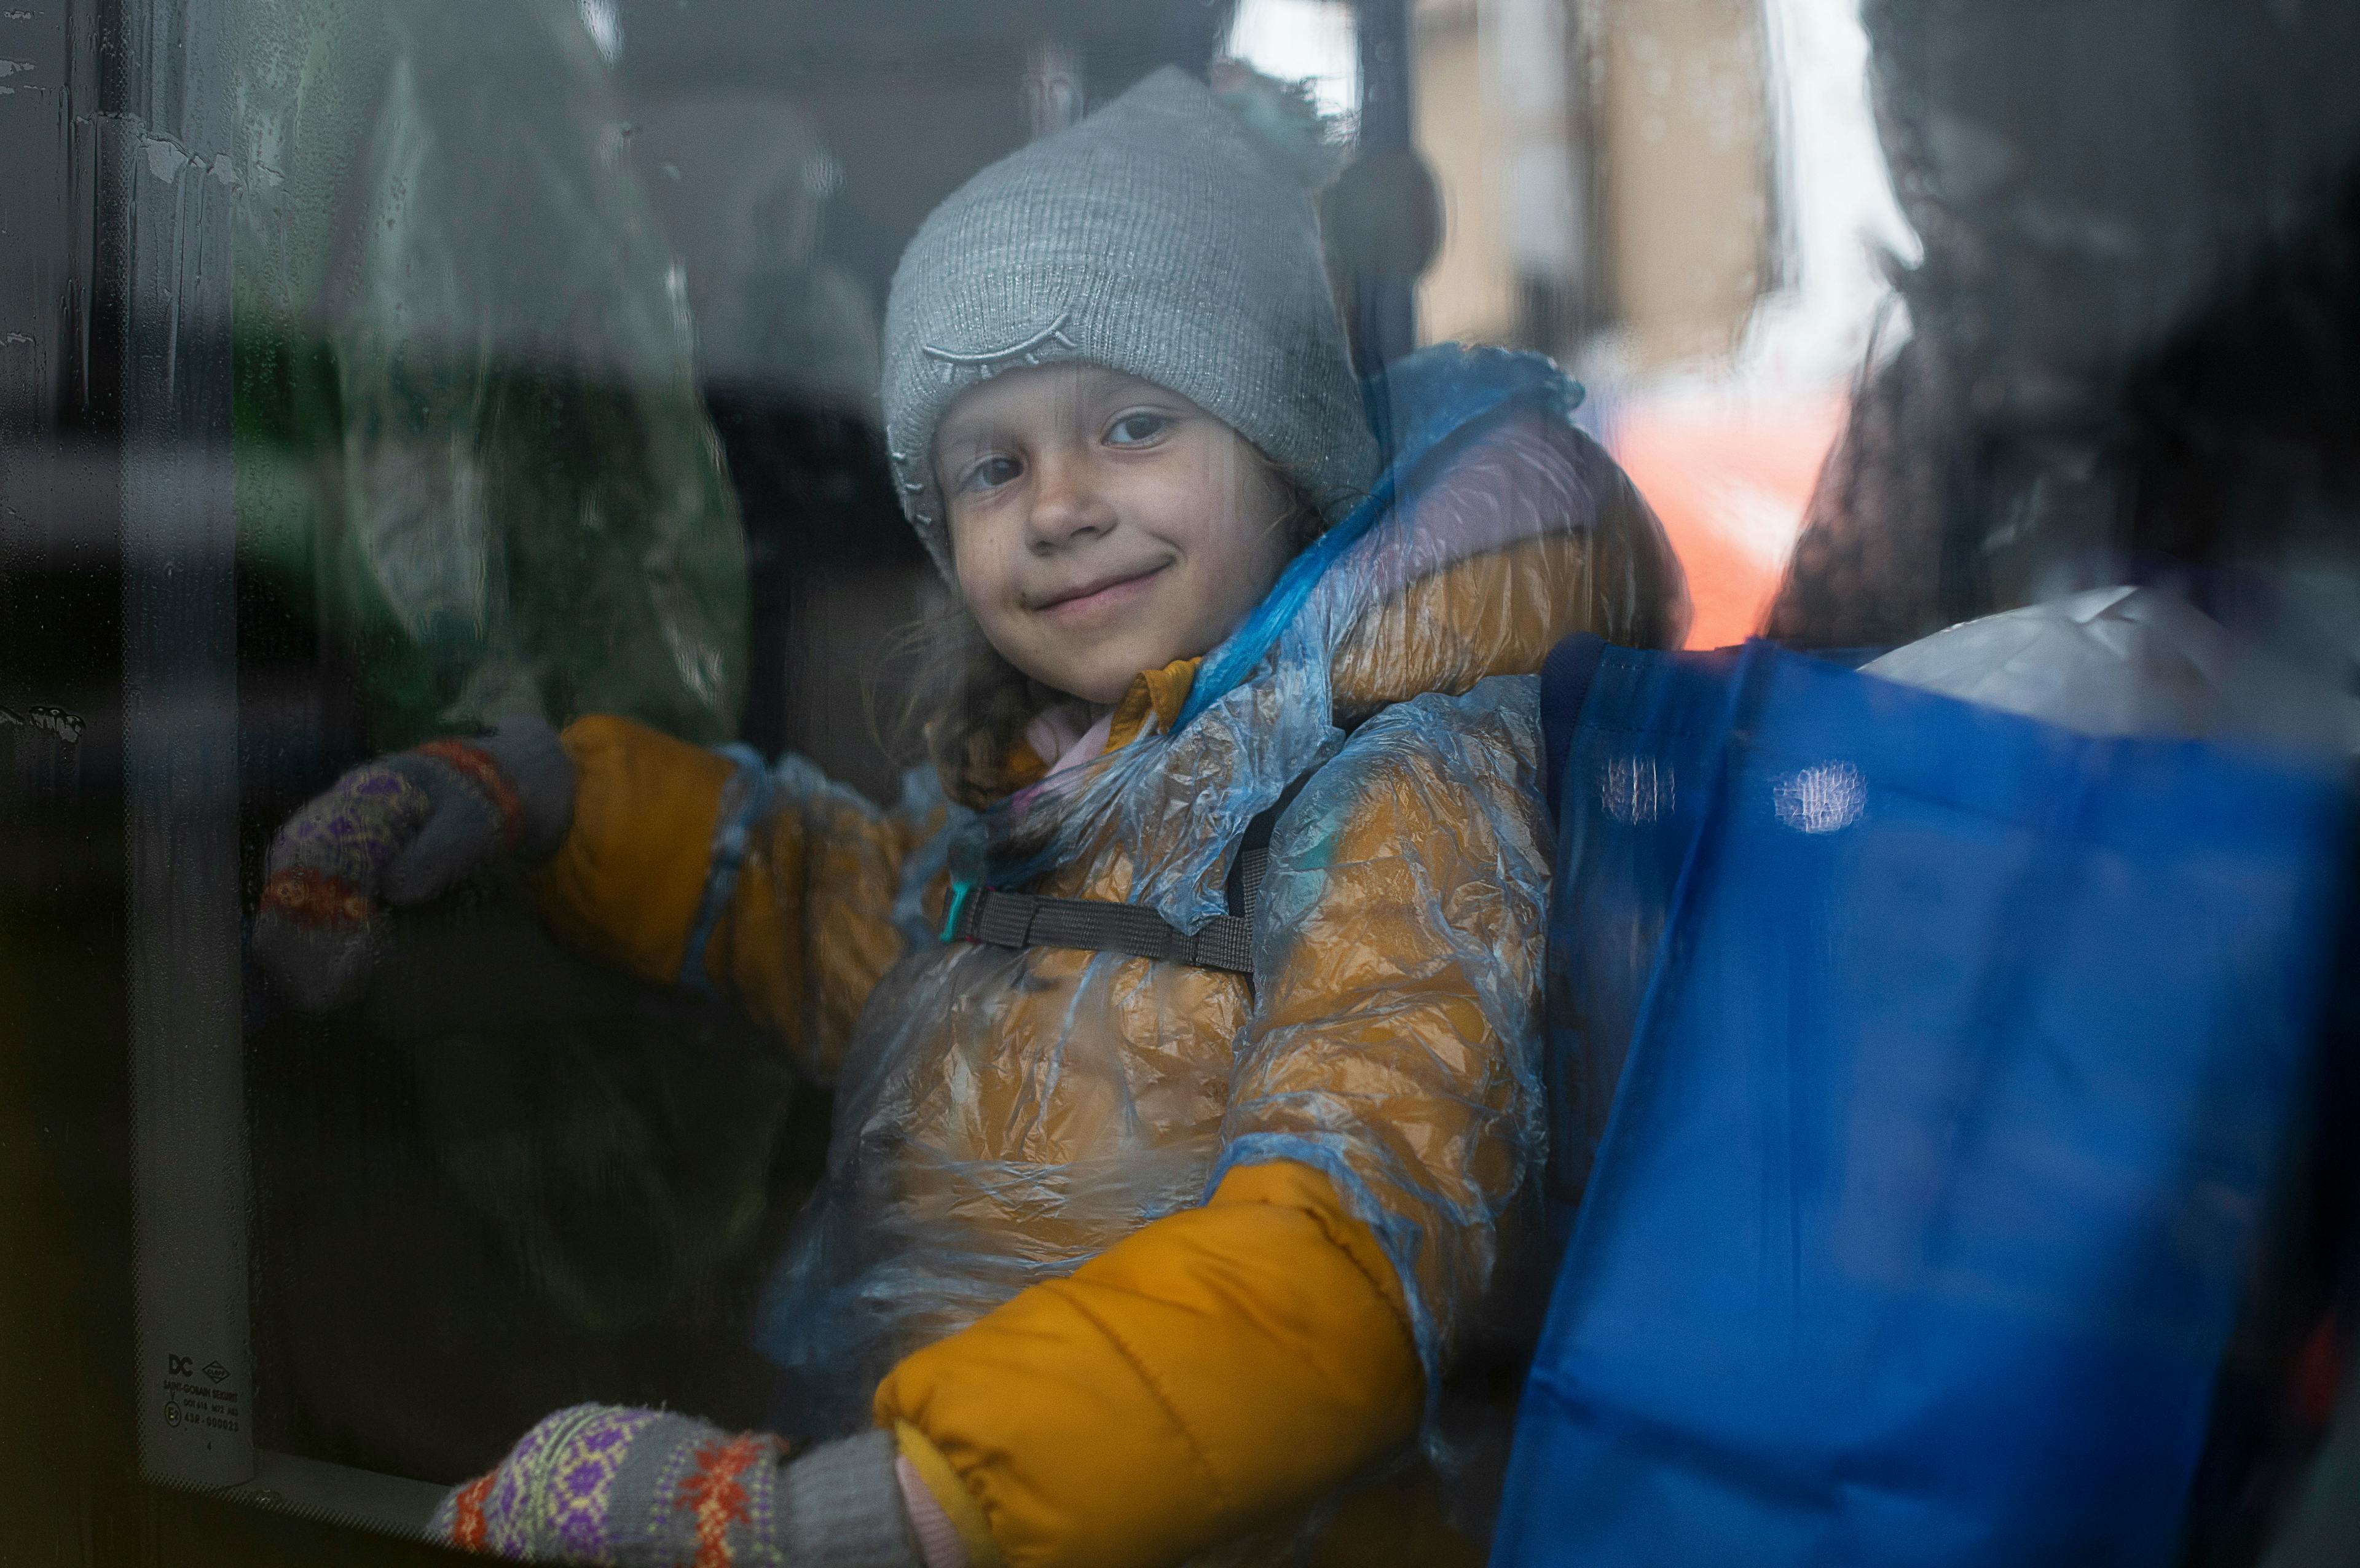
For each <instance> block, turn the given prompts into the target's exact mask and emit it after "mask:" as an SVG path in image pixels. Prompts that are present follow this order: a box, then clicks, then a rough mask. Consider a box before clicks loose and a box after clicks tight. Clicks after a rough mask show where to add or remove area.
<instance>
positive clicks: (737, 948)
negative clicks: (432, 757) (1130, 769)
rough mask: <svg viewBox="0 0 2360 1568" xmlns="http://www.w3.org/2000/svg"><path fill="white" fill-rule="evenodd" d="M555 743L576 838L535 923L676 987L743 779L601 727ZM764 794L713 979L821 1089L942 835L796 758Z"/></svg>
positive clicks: (890, 952) (561, 857)
mask: <svg viewBox="0 0 2360 1568" xmlns="http://www.w3.org/2000/svg"><path fill="white" fill-rule="evenodd" d="M562 739H563V744H564V746H565V750H566V754H567V756H568V757H571V758H572V759H573V762H574V777H575V794H574V826H573V829H572V831H571V832H570V833H568V834H567V836H566V839H565V842H564V844H563V845H562V846H561V847H560V848H559V850H558V852H557V854H556V855H555V857H554V858H552V860H551V861H550V862H549V864H548V865H547V866H544V867H543V868H542V869H541V873H540V875H539V878H538V887H537V891H538V894H539V898H540V901H541V910H542V913H543V915H544V917H545V918H546V919H547V920H549V921H550V923H551V924H552V926H553V927H554V928H555V929H557V930H558V931H560V932H562V933H563V934H564V935H566V936H567V937H569V938H571V939H572V940H573V941H574V942H577V943H578V944H580V945H581V946H583V947H585V948H586V949H588V950H589V951H590V952H592V953H596V954H598V955H599V956H601V957H604V958H606V959H608V960H609V961H611V962H614V963H617V964H621V965H623V966H624V967H626V968H628V969H629V970H631V971H632V972H633V973H635V974H638V975H642V976H644V977H646V978H648V979H650V980H657V981H662V982H667V983H669V982H673V981H677V980H679V979H680V978H681V977H682V975H681V969H682V964H683V954H684V953H685V952H686V949H687V946H688V943H689V940H690V933H691V931H693V930H694V927H695V925H696V923H697V918H698V913H699V910H700V909H701V907H702V905H703V903H704V900H705V891H706V883H707V878H708V875H709V873H710V872H711V869H712V866H713V857H714V844H715V840H716V828H717V827H719V826H721V825H723V823H722V819H723V815H724V812H725V810H727V809H732V808H734V806H735V803H736V796H735V793H734V791H733V788H732V782H731V781H732V779H733V777H734V775H735V774H736V773H737V768H736V765H735V764H733V763H732V762H731V761H730V760H729V759H728V758H727V757H721V756H719V755H717V754H716V753H714V752H711V751H707V750H705V748H703V747H701V746H691V745H688V744H687V743H685V742H683V741H679V740H675V739H673V738H672V737H671V736H670V735H663V734H661V733H660V732H658V731H655V730H651V729H649V728H647V727H646V726H644V725H641V724H633V723H631V722H630V721H628V720H627V719H618V718H613V717H608V716H606V715H592V716H590V717H587V718H583V719H579V720H576V721H575V722H574V724H571V725H569V726H567V728H566V730H565V732H564V735H563V737H562ZM770 778H771V780H772V800H771V805H770V810H769V811H768V812H767V814H766V815H764V816H763V817H762V818H761V820H760V821H759V822H754V823H752V824H750V829H751V831H750V832H749V833H748V840H747V846H746V852H745V856H744V860H743V863H742V865H741V866H740V867H739V869H738V872H737V879H736V882H735V885H734V887H733V888H732V889H731V891H730V895H729V898H728V899H727V903H726V905H724V906H723V907H722V909H720V910H719V911H718V914H717V919H716V921H715V923H714V925H713V929H712V931H711V932H710V934H709V936H708V938H707V940H706V943H705V972H706V975H707V976H708V977H709V978H710V980H711V981H713V982H714V983H715V984H716V985H721V986H723V987H726V988H727V989H728V990H730V991H732V992H734V994H735V995H736V996H737V997H738V999H739V1000H740V1001H741V1002H742V1003H743V1004H744V1006H745V1007H746V1008H747V1009H748V1012H750V1013H751V1014H752V1015H753V1016H754V1017H755V1018H757V1019H759V1021H761V1022H763V1023H765V1024H768V1025H769V1026H770V1027H771V1028H772V1029H776V1030H777V1031H778V1032H779V1034H780V1035H781V1037H782V1038H783V1039H784V1040H785V1041H786V1043H787V1045H788V1047H789V1048H790V1050H792V1051H793V1052H794V1054H795V1056H796V1058H797V1060H798V1061H799V1062H801V1064H802V1065H803V1067H804V1068H805V1069H806V1070H807V1071H809V1072H810V1073H812V1074H813V1075H814V1077H817V1078H819V1079H820V1080H821V1081H823V1082H826V1081H830V1080H832V1079H833V1078H834V1077H835V1073H836V1064H837V1063H838V1062H839V1061H841V1059H842V1056H843V1052H844V1048H845V1044H846V1041H847V1040H848V1039H849V1037H850V1034H851V1030H852V1024H853V1020H854V1019H855V1018H857V1017H858V1014H859V1011H860V1007H861V1004H862V1003H863V1002H864V1001H865V1000H866V999H867V998H868V996H869V992H870V991H871V990H872V989H874V988H875V986H876V985H877V982H878V980H879V979H880V977H881V976H882V975H884V973H885V971H886V970H887V969H888V968H889V967H890V966H891V964H892V963H893V961H894V960H895V959H896V958H898V957H900V956H901V948H902V938H901V933H900V931H898V929H897V928H896V926H895V924H894V921H893V905H894V900H895V898H896V896H897V894H898V891H899V888H900V882H901V869H902V866H903V863H904V862H905V861H906V859H907V858H908V856H909V855H910V853H911V851H912V848H914V846H915V845H916V844H918V843H919V842H920V841H921V840H922V839H923V836H924V835H925V833H927V832H928V831H929V830H930V828H931V826H932V825H933V824H932V823H930V822H927V821H926V820H924V819H923V813H922V812H920V811H913V810H910V809H901V810H894V811H885V810H880V809H879V808H878V807H876V806H874V805H872V804H870V803H869V801H868V800H865V799H863V798H862V797H861V796H860V795H858V793H856V792H855V791H853V790H850V789H846V788H844V787H843V786H841V785H837V784H834V783H831V782H829V781H828V780H827V779H825V778H824V777H823V776H822V775H821V774H820V773H819V771H818V770H817V769H816V768H813V767H812V766H811V765H810V764H809V763H807V762H804V761H803V760H802V759H800V758H795V757H790V758H787V759H785V760H784V761H782V762H781V763H780V764H779V765H778V766H777V767H776V768H773V769H772V770H771V774H770Z"/></svg>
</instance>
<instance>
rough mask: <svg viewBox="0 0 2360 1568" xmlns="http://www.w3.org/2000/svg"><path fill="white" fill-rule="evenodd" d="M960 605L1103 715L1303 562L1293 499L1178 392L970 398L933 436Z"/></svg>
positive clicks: (1095, 387)
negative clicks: (1102, 708) (1292, 562)
mask: <svg viewBox="0 0 2360 1568" xmlns="http://www.w3.org/2000/svg"><path fill="white" fill-rule="evenodd" d="M934 472H935V478H936V481H937V482H938V483H939V484H940V485H942V490H943V495H944V496H945V499H946V501H947V504H948V508H949V513H950V539H951V558H952V561H953V563H954V565H955V567H956V571H957V575H958V584H959V591H960V593H963V594H964V595H965V596H966V598H967V606H968V608H969V609H970V610H971V611H972V612H973V613H974V615H975V618H976V622H977V624H978V626H981V627H982V628H983V635H984V636H985V637H988V638H989V639H990V642H991V645H992V647H994V648H998V649H999V650H1000V655H1001V656H1002V657H1003V658H1005V659H1007V660H1008V661H1009V662H1010V663H1011V664H1013V665H1015V666H1016V667H1017V668H1018V669H1019V670H1022V671H1024V673H1025V674H1027V675H1030V676H1032V678H1033V679H1034V680H1036V681H1042V682H1043V683H1045V684H1047V685H1050V686H1054V687H1055V688H1056V689H1057V690H1058V691H1065V692H1067V693H1069V694H1071V695H1073V696H1076V697H1080V698H1083V699H1085V700H1086V701H1088V702H1114V701H1116V700H1117V699H1119V698H1120V697H1121V695H1122V694H1123V691H1124V690H1125V689H1126V688H1127V687H1129V686H1130V684H1131V680H1132V678H1133V677H1134V676H1136V675H1137V674H1138V673H1139V672H1140V671H1141V670H1160V669H1162V668H1163V667H1164V666H1165V665H1167V664H1169V663H1171V662H1172V661H1173V660H1174V659H1186V658H1190V657H1193V656H1195V655H1196V654H1201V653H1204V652H1206V651H1207V650H1208V649H1210V648H1212V647H1213V646H1214V645H1215V644H1216V643H1218V642H1219V641H1220V640H1221V639H1222V638H1223V637H1227V636H1228V635H1229V633H1230V632H1231V631H1232V630H1234V629H1235V628H1236V626H1237V625H1238V623H1239V622H1240V621H1242V620H1243V619H1244V618H1245V616H1246V613H1247V612H1248V611H1250V610H1251V609H1252V608H1253V606H1254V605H1255V604H1257V603H1259V602H1260V601H1261V599H1262V595H1263V594H1264V593H1267V592H1269V590H1270V585H1271V584H1272V583H1274V582H1276V581H1277V580H1278V574H1279V572H1280V570H1281V569H1282V568H1284V566H1285V564H1286V561H1287V559H1288V558H1289V557H1290V556H1291V555H1293V554H1294V540H1293V539H1292V538H1291V537H1290V524H1291V522H1292V520H1293V517H1294V513H1295V495H1294V492H1293V490H1292V489H1291V488H1290V487H1289V486H1288V485H1286V483H1285V482H1284V480H1283V479H1282V478H1281V477H1280V476H1279V474H1277V472H1276V471H1275V470H1274V469H1273V468H1272V466H1271V464H1270V463H1268V461H1267V460H1265V459H1264V458H1263V457H1262V454H1261V453H1260V452H1256V451H1255V450H1254V449H1253V446H1252V445H1251V443H1250V442H1249V441H1246V439H1245V438H1244V437H1242V436H1240V435H1239V434H1238V433H1237V432H1236V431H1235V430H1231V429H1230V428H1229V426H1227V425H1225V424H1223V423H1221V421H1220V420H1218V419H1215V418H1214V417H1213V416H1212V415H1210V414H1207V412H1205V410H1204V409H1202V408H1198V407H1197V406H1196V404H1194V403H1192V402H1190V401H1189V400H1188V399H1187V398H1185V397H1181V396H1180V395H1179V394H1178V393H1176V392H1170V391H1166V390H1165V389H1164V388H1163V387H1158V386H1156V385H1155V384H1154V383H1153V382H1151V381H1142V380H1141V379H1140V378H1139V377H1137V376H1126V375H1124V374H1122V373H1121V372H1120V371H1116V370H1109V369H1106V368H1104V367H1103V366H1099V365H1080V364H1064V365H1036V366H1029V367H1027V368H1025V369H1022V370H1011V371H1008V372H1006V373H1004V374H1002V375H1000V376H993V377H992V378H991V379H990V380H989V381H985V382H982V383H980V384H978V385H977V386H975V387H970V388H968V389H967V392H965V393H964V394H962V395H961V396H960V397H959V398H958V400H957V401H956V402H955V403H953V404H952V405H951V408H950V411H949V412H948V413H947V414H946V415H945V416H944V418H943V422H942V426H941V428H940V430H937V431H936V432H935V436H934Z"/></svg>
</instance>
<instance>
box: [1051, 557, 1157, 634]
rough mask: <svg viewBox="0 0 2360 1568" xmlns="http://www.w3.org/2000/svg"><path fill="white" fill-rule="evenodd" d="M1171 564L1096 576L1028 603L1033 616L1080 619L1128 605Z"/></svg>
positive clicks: (1145, 590)
mask: <svg viewBox="0 0 2360 1568" xmlns="http://www.w3.org/2000/svg"><path fill="white" fill-rule="evenodd" d="M1171 564H1172V563H1171V562H1170V561H1158V562H1156V563H1155V564H1154V565H1153V566H1151V567H1149V568H1147V570H1145V571H1144V572H1123V573H1121V574H1120V575H1118V576H1113V577H1100V578H1097V579H1094V580H1093V581H1091V582H1088V583H1083V584H1081V585H1080V586H1079V587H1076V588H1068V589H1061V590H1059V591H1058V592H1057V593H1055V594H1054V595H1052V596H1051V597H1049V598H1046V599H1043V600H1041V601H1040V602H1039V603H1037V604H1034V605H1033V606H1032V610H1033V613H1034V614H1035V615H1054V616H1056V617H1057V618H1058V619H1060V620H1064V619H1068V618H1080V617H1083V616H1087V615H1096V614H1098V613H1100V612H1102V611H1106V610H1110V609H1113V608H1115V607H1117V606H1119V605H1123V604H1130V603H1131V601H1133V600H1134V599H1136V598H1138V597H1139V596H1140V595H1141V594H1142V593H1145V592H1147V587H1148V584H1149V583H1153V582H1154V580H1155V579H1156V578H1157V577H1159V576H1161V575H1162V574H1163V572H1164V568H1165V567H1167V566H1169V565H1171Z"/></svg>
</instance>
